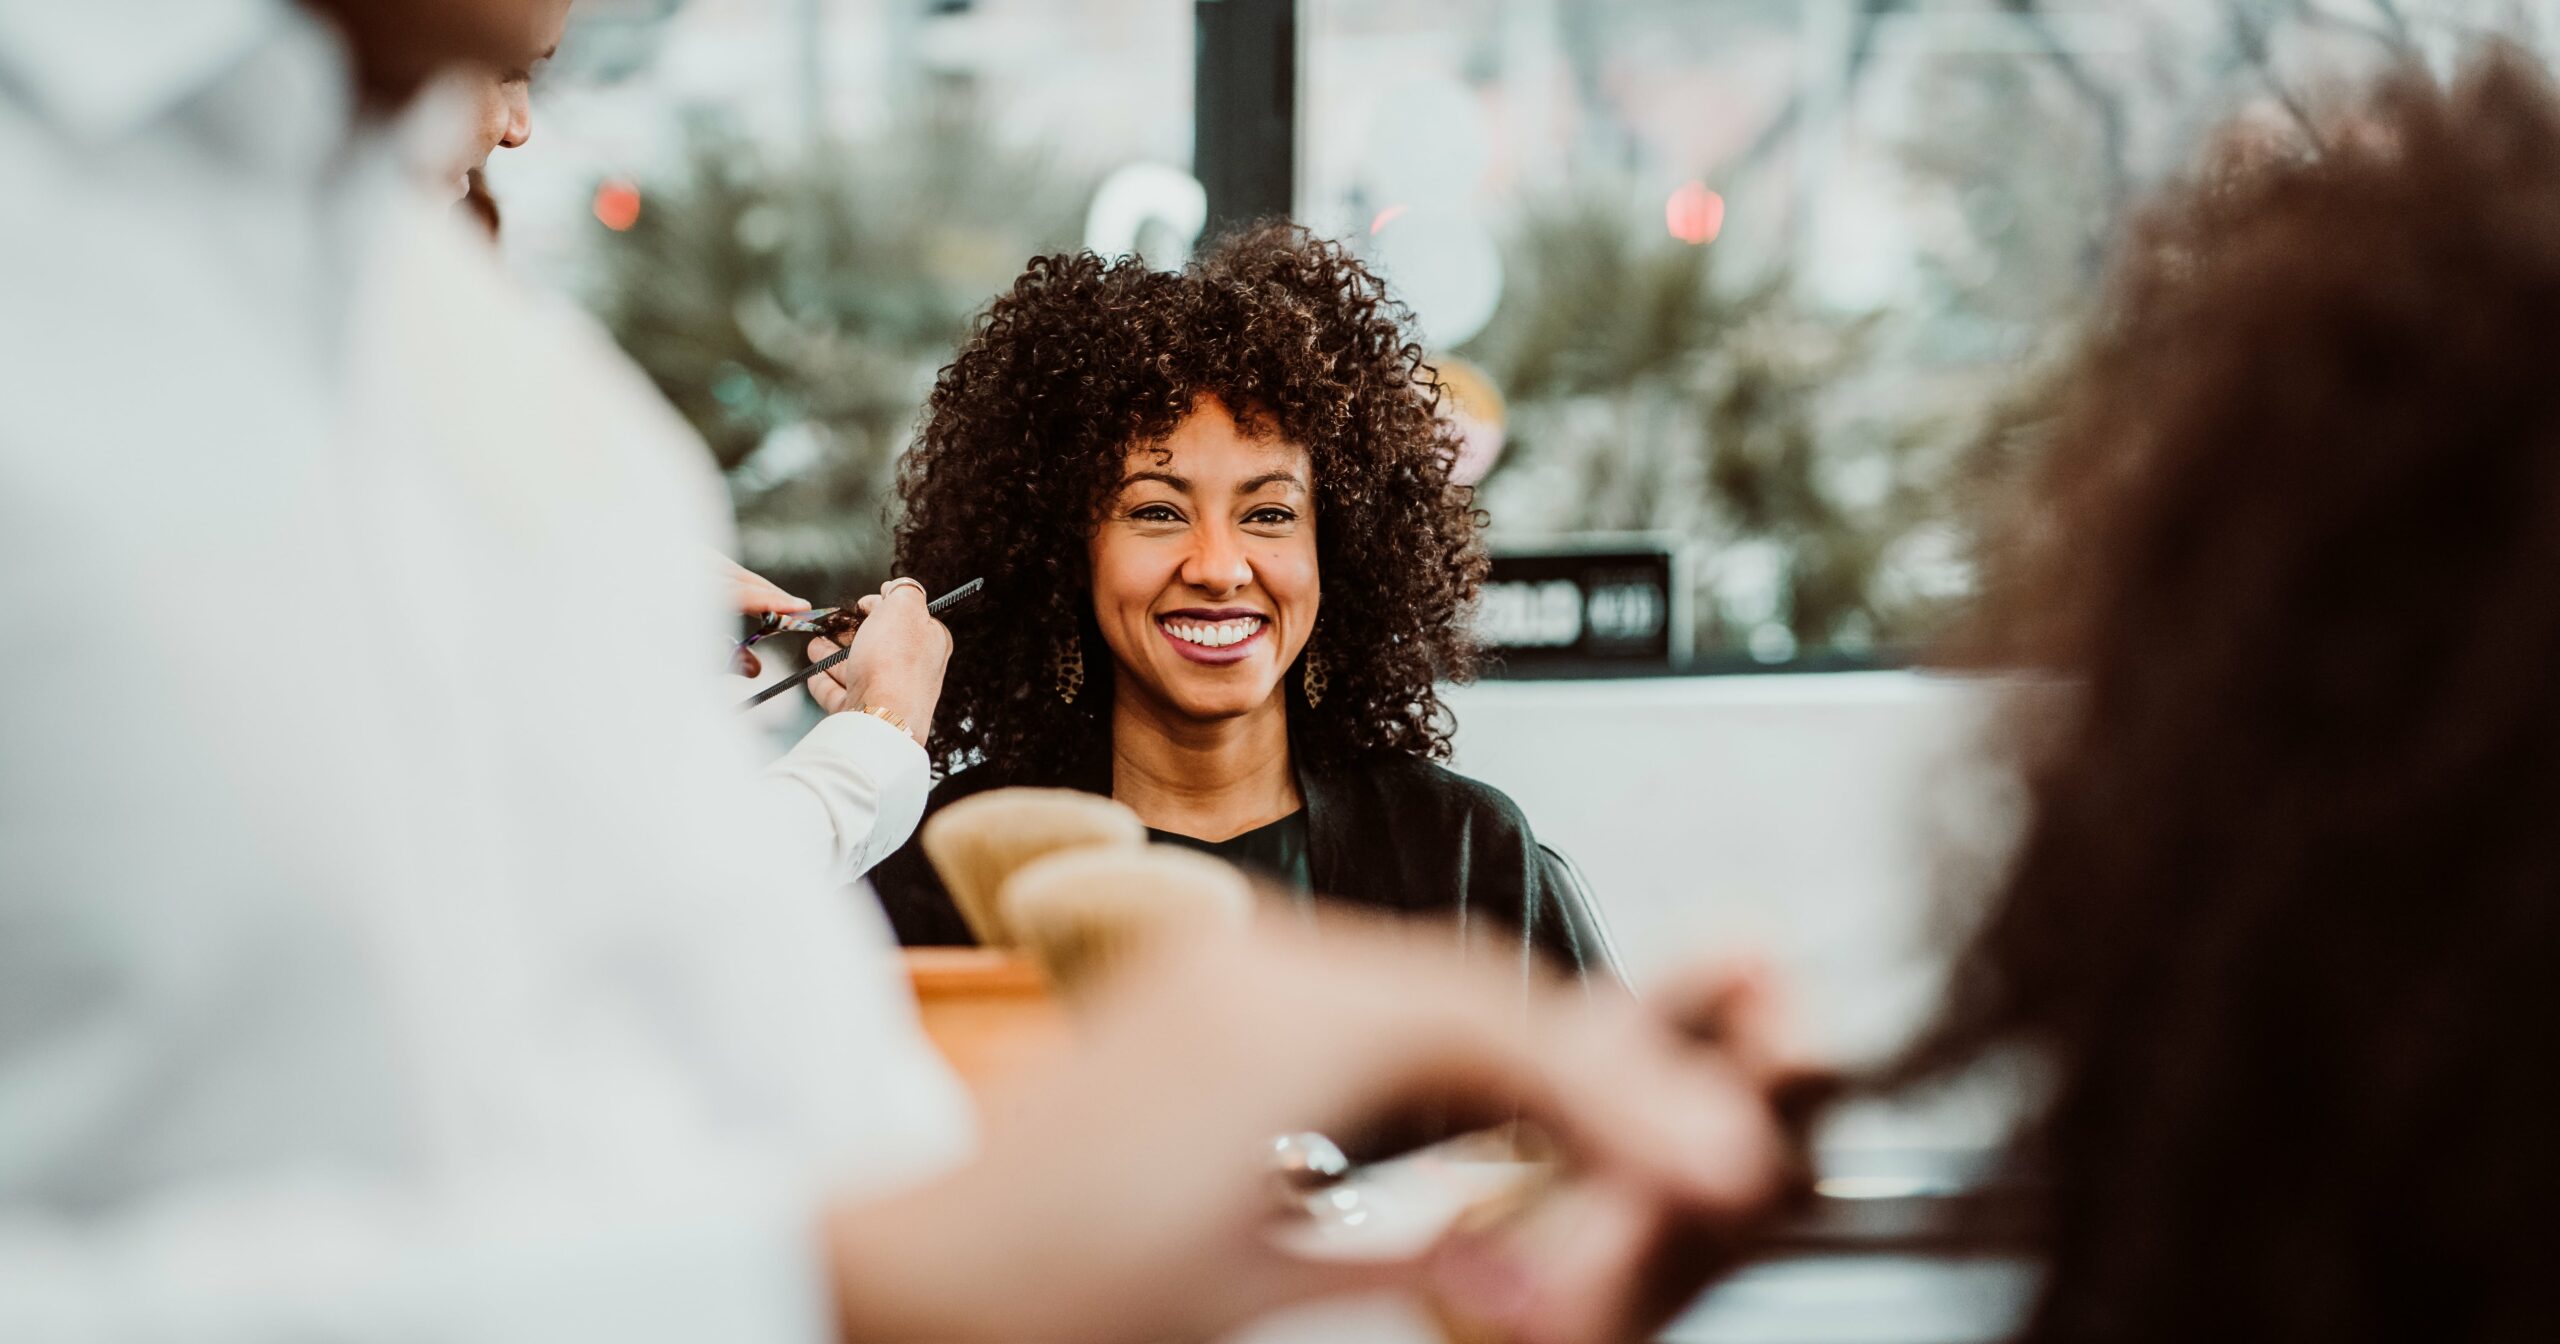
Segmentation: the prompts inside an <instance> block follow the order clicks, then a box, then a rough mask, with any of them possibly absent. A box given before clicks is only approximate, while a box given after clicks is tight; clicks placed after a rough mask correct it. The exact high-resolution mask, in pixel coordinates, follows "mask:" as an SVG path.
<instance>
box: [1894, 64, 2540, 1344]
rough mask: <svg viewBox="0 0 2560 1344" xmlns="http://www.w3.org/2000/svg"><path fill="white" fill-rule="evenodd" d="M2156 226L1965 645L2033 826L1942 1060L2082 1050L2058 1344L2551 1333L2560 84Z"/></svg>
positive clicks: (1957, 1004) (2485, 77)
mask: <svg viewBox="0 0 2560 1344" xmlns="http://www.w3.org/2000/svg"><path fill="white" fill-rule="evenodd" d="M2321 124H2322V126H2323V128H2324V130H2323V132H2322V134H2321V135H2320V136H2319V141H2320V143H2319V144H2318V145H2317V146H2316V147H2315V148H2312V149H2308V150H2304V151H2300V152H2287V153H2275V152H2271V151H2270V150H2269V149H2268V147H2267V146H2265V145H2264V144H2263V143H2261V144H2259V145H2257V146H2255V147H2253V148H2250V149H2248V150H2247V151H2246V152H2245V153H2241V154H2239V155H2237V156H2236V157H2235V156H2234V155H2230V154H2225V155H2222V156H2219V157H2218V158H2217V159H2216V161H2215V162H2214V163H2213V165H2212V166H2211V167H2210V168H2209V169H2208V170H2207V171H2206V172H2204V173H2203V174H2201V175H2200V176H2199V177H2198V178H2196V179H2194V180H2192V181H2190V182H2187V183H2185V184H2183V185H2181V186H2179V187H2178V188H2176V189H2175V190H2173V191H2172V192H2170V193H2169V194H2168V195H2167V197H2166V199H2165V200H2163V201H2162V202H2161V203H2160V204H2158V205H2157V206H2156V208H2153V209H2151V210H2150V211H2148V212H2147V214H2146V215H2144V216H2143V217H2141V218H2140V219H2139V221H2138V223H2137V225H2136V227H2135V228H2134V229H2133V231H2132V233H2131V234H2130V236H2129V247H2128V250H2127V252H2126V253H2125V254H2124V256H2123V258H2122V260H2121V261H2120V263H2119V268H2118V270H2117V271H2116V273H2115V274H2114V276H2113V280H2112V284H2111V287H2110V289H2109V291H2108V294H2107V299H2106V303H2105V307H2104V312H2103V320H2102V321H2100V322H2099V323H2098V324H2097V326H2096V328H2095V330H2094V334H2093V335H2092V336H2091V338H2090V339H2089V342H2088V344H2087V347H2086V349H2085V351H2084V353H2083V355H2082V357H2081V359H2080V363H2079V367H2078V370H2077V376H2076V378H2075V379H2074V380H2073V381H2072V383H2071V390H2070V391H2069V393H2068V395H2067V396H2066V398H2065V401H2064V405H2063V408H2062V410H2061V412H2060V415H2059V419H2058V421H2057V423H2056V425H2055V433H2054V436H2053V438H2052V440H2051V442H2050V444H2049V456H2048V457H2047V458H2046V459H2045V460H2044V462H2043V464H2042V467H2041V476H2040V478H2039V479H2038V480H2037V481H2036V483H2035V485H2034V487H2033V489H2032V490H2031V491H2030V492H2029V499H2028V509H2027V511H2026V512H2025V513H2024V514H2023V515H2022V516H2021V518H2020V519H2019V521H2018V523H2017V525H2016V527H2015V529H2014V531H2013V533H2012V534H2011V535H2010V536H2009V538H2008V544H2007V546H2006V547H2005V548H2004V549H2002V550H2001V551H2000V553H1999V554H2000V559H1999V560H1998V562H1997V563H1995V564H1994V566H1993V567H1992V570H1991V574H1990V585H1989V592H1988V600H1987V605H1986V609H1985V612H1984V616H1983V622H1982V625H1981V628H1980V630H1979V631H1978V632H1977V634H1978V638H1977V639H1976V640H1975V641H1973V642H1972V644H1971V645H1970V650H1969V651H1970V654H1971V655H1972V656H1974V657H1976V658H1982V659H1987V660H1989V661H1992V662H1995V663H1997V664H1999V665H2001V666H2003V667H2005V668H2008V669H2012V670H2018V669H2024V670H2026V671H2027V672H2029V673H2031V674H2034V675H2032V676H2030V677H2029V678H2027V680H2026V683H2025V684H2023V685H2020V686H2017V687H2015V688H2013V695H2012V697H2011V701H2010V704H2009V708H2008V710H2007V713H2006V717H2005V719H2004V722H2003V727H2002V729H2001V731H2000V733H1999V736H1998V738H1997V739H1995V740H1997V741H1999V742H2000V743H2002V744H2003V750H2004V754H2005V756H2006V758H2007V759H2008V760H2009V762H2010V763H2012V764H2014V765H2015V766H2016V767H2017V768H2018V770H2019V772H2020V774H2019V778H2020V780H2021V782H2022V784H2023V787H2024V790H2025V792H2024V798H2025V802H2026V804H2027V811H2026V813H2025V814H2024V817H2023V820H2024V823H2025V826H2024V832H2023V837H2022V842H2021V846H2020V848H2019V849H2017V850H2016V851H2015V852H2014V854H2013V855H2012V856H2011V857H2010V858H2009V860H2008V867H2007V868H2006V870H2005V872H2004V873H2003V874H2002V876H2001V877H2000V879H1999V883H2000V889H1999V892H1998V896H1997V899H1996V900H1995V901H1994V902H1993V903H1992V905H1991V907H1990V908H1989V910H1988V911H1987V913H1986V916H1985V920H1984V922H1983V924H1982V925H1981V926H1980V927H1979V928H1978V929H1977V930H1976V932H1975V934H1974V940H1973V942H1972V944H1971V946H1970V950H1969V951H1968V952H1967V954H1966V955H1965V956H1964V957H1962V958H1961V959H1960V960H1959V963H1958V966H1957V973H1956V977H1955V979H1954V981H1953V984H1952V986H1951V990H1950V997H1949V1000H1948V1003H1947V1006H1946V1008H1945V1010H1944V1015H1943V1017H1942V1018H1941V1020H1940V1021H1939V1022H1938V1023H1937V1024H1936V1026H1935V1027H1934V1029H1933V1030H1932V1031H1931V1032H1930V1033H1928V1034H1927V1035H1926V1036H1924V1038H1923V1040H1922V1041H1921V1043H1920V1044H1919V1046H1918V1047H1917V1049H1916V1051H1915V1052H1914V1053H1913V1055H1912V1056H1911V1057H1910V1059H1909V1060H1908V1061H1907V1069H1906V1074H1907V1076H1910V1077H1919V1076H1928V1075H1932V1074H1936V1073H1941V1072H1944V1071H1947V1070H1951V1069H1954V1068H1956V1067H1959V1066H1962V1065H1965V1064H1967V1063H1969V1062H1972V1061H1977V1060H1980V1059H1983V1058H1985V1057H1986V1056H1987V1055H1989V1054H1991V1053H1993V1052H1996V1051H2001V1050H2013V1049H2023V1050H2025V1051H2027V1052H2028V1053H2029V1054H2030V1056H2031V1057H2035V1058H2040V1059H2042V1060H2043V1061H2045V1062H2046V1063H2047V1064H2049V1066H2050V1069H2051V1073H2050V1078H2049V1082H2050V1093H2049V1098H2048V1103H2047V1104H2045V1105H2043V1106H2041V1107H2040V1108H2039V1111H2038V1114H2037V1116H2036V1117H2035V1118H2034V1119H2033V1120H2032V1121H2031V1123H2030V1126H2029V1128H2028V1130H2027V1131H2026V1133H2025V1134H2024V1135H2023V1136H2022V1137H2023V1141H2024V1143H2025V1146H2026V1151H2028V1152H2029V1153H2032V1154H2034V1158H2035V1160H2034V1162H2033V1165H2034V1166H2036V1167H2037V1168H2040V1169H2041V1170H2042V1172H2043V1173H2044V1177H2045V1180H2046V1182H2047V1187H2046V1189H2047V1193H2046V1196H2045V1198H2046V1199H2047V1200H2048V1201H2049V1203H2048V1206H2047V1209H2046V1213H2047V1215H2048V1216H2047V1217H2046V1218H2045V1219H2044V1222H2045V1224H2046V1227H2047V1232H2046V1234H2045V1239H2046V1248H2047V1250H2048V1252H2049V1255H2050V1266H2049V1274H2048V1277H2047V1280H2046V1283H2045V1288H2044V1291H2043V1296H2042V1300H2041V1303H2040V1305H2039V1307H2038V1309H2037V1311H2036V1314H2035V1317H2034V1320H2033V1322H2032V1324H2031V1326H2030V1328H2029V1330H2028V1332H2027V1336H2026V1337H2027V1338H2029V1339H2031V1340H2038V1341H2073V1342H2074V1344H2079V1342H2080V1341H2137V1340H2139V1341H2157V1340H2193V1339H2248V1340H2321V1341H2326V1342H2327V1344H2348V1342H2351V1341H2357V1340H2415V1339H2426V1340H2525V1339H2560V1294H2554V1293H2553V1291H2552V1289H2551V1286H2550V1283H2549V1282H2548V1279H2549V1275H2550V1272H2551V1271H2550V1263H2549V1262H2550V1260H2551V1258H2552V1254H2553V1252H2554V1251H2555V1249H2560V1235H2555V1231H2554V1229H2555V1226H2560V1225H2555V1224H2554V1223H2553V1221H2552V1218H2553V1211H2554V1209H2555V1208H2560V1203H2555V1202H2554V1201H2555V1197H2560V1146H2555V1145H2554V1144H2553V1142H2552V1139H2551V1133H2550V1128H2551V1123H2552V1119H2553V1116H2554V1115H2555V1113H2560V1112H2555V1107H2560V1034H2556V1033H2555V1029H2554V1025H2553V1024H2554V1023H2555V1022H2560V1014H2555V1011H2554V1009H2553V1005H2552V997H2553V996H2552V991H2551V985H2552V982H2553V977H2554V974H2555V970H2554V967H2555V965H2560V96H2555V92H2554V89H2553V87H2552V85H2551V83H2550V81H2549V80H2548V78H2547V77H2546V76H2545V75H2544V74H2543V73H2541V72H2540V71H2539V70H2538V69H2536V68H2534V67H2533V66H2532V65H2531V64H2529V63H2528V62H2527V61H2526V60H2525V59H2523V58H2522V57H2521V56H2518V55H2517V54H2515V53H2514V52H2513V51H2511V50H2510V51H2506V52H2503V53H2499V54H2494V55H2492V56H2490V57H2488V58H2486V59H2484V60H2482V61H2480V62H2478V63H2476V64H2473V65H2471V66H2468V67H2466V69H2465V72H2464V73H2463V74H2462V75H2461V76H2460V77H2459V78H2457V79H2455V80H2454V81H2452V82H2451V83H2450V84H2449V85H2440V84H2438V83H2436V82H2434V81H2432V80H2430V79H2429V78H2428V77H2427V76H2425V75H2423V74H2421V73H2417V72H2415V71H2407V72H2402V73H2399V74H2397V75H2395V76H2393V77H2391V78H2390V79H2388V80H2386V81H2384V82H2383V83H2381V84H2380V85H2378V86H2377V87H2376V89H2375V90H2374V91H2373V92H2370V93H2368V94H2366V95H2364V96H2363V97H2361V98H2360V99H2359V100H2357V101H2356V102H2355V103H2353V104H2352V105H2351V107H2350V108H2349V109H2348V111H2347V113H2346V115H2344V116H2343V117H2341V118H2339V119H2338V120H2336V121H2335V122H2330V121H2327V120H2325V119H2324V120H2323V121H2322V123H2321Z"/></svg>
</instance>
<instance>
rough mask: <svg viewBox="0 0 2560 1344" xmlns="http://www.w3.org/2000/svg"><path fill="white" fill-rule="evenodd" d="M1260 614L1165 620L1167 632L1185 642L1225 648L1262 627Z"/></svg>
mask: <svg viewBox="0 0 2560 1344" xmlns="http://www.w3.org/2000/svg"><path fill="white" fill-rule="evenodd" d="M1262 624H1263V622H1262V618H1261V617H1259V616H1242V617H1238V618H1237V619H1235V620H1232V621H1165V622H1163V625H1164V628H1165V630H1166V632H1167V633H1169V634H1171V635H1172V636H1173V637H1174V638H1175V639H1178V640H1181V641H1182V642H1183V643H1185V644H1197V645H1199V646H1200V647H1202V648H1204V649H1223V648H1227V647H1230V646H1232V645H1236V644H1242V643H1243V642H1245V641H1246V640H1248V639H1251V638H1253V637H1254V635H1255V634H1256V633H1257V632H1259V631H1260V630H1261V629H1262Z"/></svg>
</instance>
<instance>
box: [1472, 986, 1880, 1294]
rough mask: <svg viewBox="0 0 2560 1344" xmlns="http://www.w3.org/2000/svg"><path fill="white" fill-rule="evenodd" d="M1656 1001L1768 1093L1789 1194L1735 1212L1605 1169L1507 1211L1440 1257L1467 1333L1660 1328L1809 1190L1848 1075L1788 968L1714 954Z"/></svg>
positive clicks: (1661, 1012)
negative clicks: (1807, 1016) (1825, 1128)
mask: <svg viewBox="0 0 2560 1344" xmlns="http://www.w3.org/2000/svg"><path fill="white" fill-rule="evenodd" d="M1647 1004H1648V1007H1649V1010H1650V1011H1651V1013H1652V1014H1653V1016H1654V1018H1655V1019H1656V1020H1657V1021H1659V1022H1661V1023H1663V1024H1664V1025H1667V1026H1669V1027H1670V1028H1671V1029H1672V1030H1673V1031H1674V1032H1675V1033H1676V1034H1677V1035H1678V1036H1680V1037H1681V1038H1683V1039H1684V1040H1685V1041H1686V1042H1688V1049H1689V1050H1690V1051H1691V1052H1692V1056H1693V1058H1695V1059H1696V1060H1698V1062H1699V1064H1700V1066H1701V1067H1712V1068H1717V1069H1719V1070H1722V1071H1724V1072H1725V1073H1726V1074H1727V1076H1729V1077H1732V1078H1733V1079H1735V1080H1736V1081H1738V1082H1739V1083H1741V1084H1742V1085H1743V1086H1744V1087H1746V1088H1748V1089H1749V1090H1750V1091H1751V1092H1752V1093H1754V1094H1756V1095H1757V1096H1759V1097H1760V1098H1762V1099H1763V1101H1764V1103H1765V1104H1766V1105H1767V1107H1768V1111H1769V1114H1770V1116H1771V1118H1773V1119H1774V1120H1775V1121H1776V1123H1777V1126H1778V1132H1779V1134H1780V1135H1781V1136H1782V1139H1783V1145H1782V1147H1781V1150H1780V1153H1781V1155H1780V1158H1779V1162H1780V1168H1779V1178H1778V1179H1779V1188H1780V1190H1781V1191H1782V1192H1783V1193H1782V1196H1781V1197H1780V1198H1778V1199H1773V1200H1771V1201H1769V1202H1767V1203H1766V1204H1764V1205H1763V1206H1762V1207H1761V1208H1760V1209H1758V1210H1757V1211H1754V1212H1749V1213H1745V1214H1743V1215H1742V1216H1735V1215H1734V1213H1733V1211H1731V1210H1726V1209H1715V1208H1703V1209H1702V1208H1697V1207H1688V1208H1683V1207H1680V1206H1678V1205H1675V1204H1671V1203H1668V1202H1665V1201H1662V1200H1659V1199H1654V1198H1651V1197H1649V1196H1648V1195H1647V1194H1646V1193H1645V1192H1644V1191H1643V1190H1641V1189H1638V1188H1634V1187H1631V1186H1629V1185H1627V1184H1626V1183H1625V1182H1623V1181H1619V1180H1615V1179H1611V1178H1609V1177H1607V1176H1605V1175H1603V1176H1595V1177H1590V1178H1586V1179H1583V1180H1580V1181H1577V1182H1575V1183H1574V1184H1572V1185H1571V1186H1569V1187H1567V1188H1566V1189H1564V1190H1563V1191H1561V1192H1558V1193H1556V1194H1554V1195H1553V1196H1551V1197H1550V1198H1548V1199H1546V1200H1544V1201H1541V1202H1539V1203H1537V1204H1534V1205H1532V1206H1530V1207H1529V1208H1528V1209H1526V1210H1525V1211H1523V1212H1521V1213H1520V1214H1519V1215H1517V1216H1516V1217H1515V1218H1513V1219H1512V1220H1511V1221H1509V1222H1507V1223H1503V1224H1500V1225H1496V1226H1490V1227H1484V1228H1472V1229H1467V1230H1464V1231H1462V1232H1461V1233H1460V1234H1459V1235H1456V1236H1452V1237H1451V1238H1449V1239H1448V1241H1447V1242H1446V1243H1444V1244H1443V1245H1442V1247H1441V1248H1440V1252H1439V1265H1438V1267H1437V1268H1438V1271H1439V1276H1440V1279H1439V1281H1440V1283H1441V1284H1442V1285H1443V1291H1442V1293H1441V1303H1442V1309H1443V1311H1444V1313H1445V1314H1446V1315H1447V1316H1449V1317H1451V1318H1454V1319H1453V1321H1452V1323H1454V1324H1457V1325H1458V1326H1460V1330H1459V1332H1458V1334H1459V1337H1460V1338H1463V1339H1468V1340H1475V1339H1495V1340H1515V1339H1517V1340H1586V1339H1606V1340H1617V1339H1651V1338H1653V1337H1654V1336H1655V1334H1656V1333H1657V1332H1658V1331H1659V1330H1660V1328H1661V1327H1662V1326H1663V1324H1665V1323H1666V1322H1668V1321H1669V1320H1670V1319H1671V1318H1672V1317H1673V1316H1675V1315H1677V1314H1678V1313H1679V1312H1680V1310H1681V1309H1682V1308H1684V1307H1686V1306H1687V1305H1688V1304H1689V1303H1691V1302H1692V1301H1694V1300H1696V1298H1697V1296H1698V1293H1699V1291H1700V1290H1701V1289H1702V1288H1704V1287H1705V1286H1706V1284H1707V1283H1708V1282H1710V1281H1711V1280H1712V1279H1714V1278H1716V1277H1718V1276H1720V1275H1722V1274H1723V1273H1724V1272H1726V1271H1727V1270H1729V1269H1731V1268H1733V1267H1734V1266H1735V1265H1736V1264H1738V1263H1739V1262H1740V1261H1741V1260H1742V1259H1743V1258H1744V1257H1745V1256H1746V1255H1747V1254H1748V1253H1749V1252H1750V1250H1751V1249H1752V1246H1753V1244H1754V1242H1755V1241H1756V1240H1757V1239H1758V1235H1759V1234H1760V1233H1761V1232H1762V1231H1764V1230H1765V1229H1766V1225H1767V1224H1768V1223H1769V1222H1770V1221H1772V1220H1773V1219H1774V1218H1775V1217H1776V1216H1777V1215H1779V1214H1782V1213H1783V1212H1785V1210H1786V1209H1787V1208H1788V1207H1789V1206H1790V1205H1791V1204H1792V1203H1794V1202H1795V1199H1797V1198H1800V1197H1802V1196H1804V1195H1807V1194H1809V1193H1810V1192H1811V1189H1812V1163H1811V1160H1810V1157H1809V1145H1808V1143H1807V1141H1806V1137H1807V1131H1808V1129H1809V1128H1810V1126H1811V1124H1812V1121H1813V1119H1814V1116H1815V1114H1816V1113H1817V1111H1818V1110H1819V1109H1820V1107H1821V1106H1822V1105H1823V1103H1825V1102H1826V1101H1828V1100H1829V1099H1830V1098H1831V1097H1832V1096H1833V1095H1834V1094H1836V1092H1837V1091H1838V1087H1839V1082H1838V1078H1837V1077H1836V1075H1834V1074H1833V1073H1831V1072H1830V1071H1828V1070H1825V1069H1820V1068H1816V1067H1814V1066H1813V1065H1811V1064H1810V1063H1809V1062H1807V1061H1808V1056H1806V1055H1805V1054H1804V1053H1803V1052H1802V1050H1801V1049H1800V1047H1799V1045H1798V1044H1797V1042H1796V1041H1795V1039H1794V1033H1793V1031H1792V1029H1791V1024H1790V1023H1789V1022H1788V1021H1787V1014H1786V1011H1785V1005H1784V1003H1783V1002H1782V1001H1781V997H1780V993H1779V987H1778V983H1777V980H1776V978H1775V977H1774V976H1773V975H1772V974H1771V973H1770V972H1769V971H1768V969H1767V968H1766V967H1765V966H1762V965H1758V964H1744V965H1737V966H1727V967H1713V968H1709V967H1702V968H1699V969H1698V970H1697V971H1694V972H1692V973H1690V974H1688V975H1685V976H1680V977H1675V978H1674V979H1673V980H1672V981H1671V982H1670V983H1669V984H1667V985H1663V986H1660V987H1658V988H1657V989H1655V990H1654V992H1653V993H1651V994H1650V995H1648V997H1647ZM1467 1285H1474V1286H1475V1288H1474V1290H1473V1291H1470V1290H1469V1288H1468V1287H1467Z"/></svg>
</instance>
